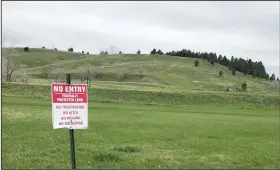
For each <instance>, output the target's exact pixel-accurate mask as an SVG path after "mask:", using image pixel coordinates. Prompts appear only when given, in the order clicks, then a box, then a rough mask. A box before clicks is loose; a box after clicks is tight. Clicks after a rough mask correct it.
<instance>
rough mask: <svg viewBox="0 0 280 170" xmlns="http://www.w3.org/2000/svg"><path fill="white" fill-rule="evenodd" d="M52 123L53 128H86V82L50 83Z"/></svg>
mask: <svg viewBox="0 0 280 170" xmlns="http://www.w3.org/2000/svg"><path fill="white" fill-rule="evenodd" d="M52 123H53V128H54V129H58V128H68V129H87V127H88V98H87V85H86V84H71V85H68V84H62V83H53V84H52Z"/></svg>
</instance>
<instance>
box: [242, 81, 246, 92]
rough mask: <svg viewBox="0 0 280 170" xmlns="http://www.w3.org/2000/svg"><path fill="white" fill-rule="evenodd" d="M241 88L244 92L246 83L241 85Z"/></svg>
mask: <svg viewBox="0 0 280 170" xmlns="http://www.w3.org/2000/svg"><path fill="white" fill-rule="evenodd" d="M241 88H242V89H243V90H244V91H246V90H247V83H246V82H244V83H242V85H241Z"/></svg>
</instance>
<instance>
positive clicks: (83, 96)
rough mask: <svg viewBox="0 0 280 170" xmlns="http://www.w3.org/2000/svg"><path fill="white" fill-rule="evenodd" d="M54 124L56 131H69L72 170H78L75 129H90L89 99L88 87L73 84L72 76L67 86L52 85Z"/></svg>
mask: <svg viewBox="0 0 280 170" xmlns="http://www.w3.org/2000/svg"><path fill="white" fill-rule="evenodd" d="M52 123H53V128H54V129H59V128H67V129H69V133H70V151H71V161H72V169H76V160H75V145H74V144H75V143H74V129H87V127H88V97H87V85H86V84H71V80H70V74H66V84H64V83H53V84H52Z"/></svg>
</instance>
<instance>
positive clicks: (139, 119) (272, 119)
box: [1, 49, 280, 169]
mask: <svg viewBox="0 0 280 170" xmlns="http://www.w3.org/2000/svg"><path fill="white" fill-rule="evenodd" d="M6 52H7V51H5V50H4V56H5V55H6V54H5V53H6ZM13 60H14V61H15V62H16V63H18V64H21V65H22V66H24V67H25V68H21V69H20V70H17V71H16V72H15V75H14V77H16V76H18V75H21V74H22V73H23V72H24V71H27V73H28V77H29V82H28V84H26V83H19V82H12V83H7V82H3V83H2V143H1V144H2V167H3V168H10V169H15V168H25V169H29V168H36V169H37V168H58V169H61V168H70V166H71V161H70V151H69V132H68V131H67V130H66V129H58V130H54V129H53V128H52V111H51V88H50V87H51V86H50V83H51V82H52V80H51V78H50V77H47V76H46V75H45V74H43V72H44V70H45V69H46V68H51V71H52V74H53V75H55V74H57V75H60V74H62V79H63V80H64V79H65V75H64V74H65V73H71V77H72V83H80V80H79V78H80V74H81V73H82V72H84V71H85V70H86V69H87V68H93V69H94V70H95V73H96V74H97V73H98V74H97V75H98V76H95V77H94V80H93V81H92V82H91V87H89V89H88V101H89V102H88V121H89V128H88V129H86V130H75V148H76V163H77V168H79V169H84V168H279V167H280V164H279V160H280V157H279V102H280V95H279V93H277V91H278V89H279V83H278V82H270V81H265V80H261V79H257V78H252V77H249V76H244V75H242V74H240V73H237V75H236V76H232V75H231V72H230V71H229V70H228V69H226V68H224V67H222V66H221V65H218V64H215V65H214V66H211V65H209V64H208V62H206V61H203V60H200V65H199V67H197V68H196V67H194V59H191V58H179V57H172V56H150V55H129V54H125V55H108V56H104V55H103V56H102V55H85V54H79V53H70V52H61V51H54V50H47V49H30V52H24V51H23V50H22V49H16V53H15V55H14V56H13ZM220 69H223V70H224V77H219V76H218V72H219V70H220ZM141 70H142V71H143V75H142V76H140V72H141ZM121 74H126V78H125V79H122V80H120V79H119V76H120V75H121ZM244 81H245V82H247V84H248V91H247V92H244V91H239V90H238V89H239V88H240V86H241V83H243V82H244ZM227 87H230V88H231V91H230V92H227V91H225V89H226V88H227Z"/></svg>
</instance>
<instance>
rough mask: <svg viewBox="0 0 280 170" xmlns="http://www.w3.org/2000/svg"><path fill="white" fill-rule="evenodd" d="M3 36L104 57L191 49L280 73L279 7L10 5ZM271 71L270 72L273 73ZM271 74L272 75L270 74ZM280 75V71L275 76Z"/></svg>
mask: <svg viewBox="0 0 280 170" xmlns="http://www.w3.org/2000/svg"><path fill="white" fill-rule="evenodd" d="M2 5H3V6H2V9H3V11H2V15H3V16H2V19H3V20H2V23H3V25H2V27H3V35H4V36H5V38H6V39H7V41H11V40H14V41H16V42H17V44H18V45H21V46H23V45H29V46H36V47H40V46H43V45H44V46H49V47H52V46H56V47H57V48H59V49H65V50H66V49H67V48H68V47H70V46H73V47H74V49H77V50H84V51H89V52H91V53H97V52H99V49H101V48H106V47H108V46H109V45H110V44H114V45H116V46H118V47H119V48H121V49H122V51H124V52H133V53H135V52H136V51H137V50H138V49H141V51H142V52H146V53H149V51H150V50H151V49H152V48H161V49H162V50H163V51H168V50H174V49H175V50H176V49H181V48H189V49H192V50H196V51H208V52H217V53H218V54H222V55H227V56H235V57H243V58H247V57H250V58H252V59H253V60H257V61H259V60H261V61H263V63H264V64H265V65H266V66H267V67H270V68H274V69H267V70H276V69H275V68H279V36H280V35H279V2H264V1H263V2H241V1H240V2H217V1H216V2H172V1H169V2H168V1H164V2H148V1H145V2H140V1H134V2H106V1H105V2H102V1H97V2H79V1H73V2H47V1H45V2H8V1H5V2H3V3H2ZM269 72H270V71H269ZM270 73H271V72H270ZM276 74H277V75H278V76H279V71H278V72H276Z"/></svg>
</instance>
